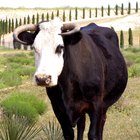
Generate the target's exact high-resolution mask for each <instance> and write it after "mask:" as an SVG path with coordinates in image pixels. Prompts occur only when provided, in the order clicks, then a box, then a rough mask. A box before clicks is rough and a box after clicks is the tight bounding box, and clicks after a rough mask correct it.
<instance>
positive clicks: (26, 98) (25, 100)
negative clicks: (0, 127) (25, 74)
mask: <svg viewBox="0 0 140 140" xmlns="http://www.w3.org/2000/svg"><path fill="white" fill-rule="evenodd" d="M1 106H2V108H3V109H4V111H5V112H6V114H7V115H8V116H9V115H10V116H12V115H13V114H15V115H17V116H24V117H26V118H27V119H28V120H29V122H33V121H35V120H36V119H37V117H38V116H39V115H41V114H43V113H44V112H45V110H46V104H45V103H44V102H43V101H42V100H40V99H38V98H37V97H36V96H34V95H33V94H31V93H12V94H11V95H10V96H8V97H7V98H6V99H5V100H3V101H2V102H1Z"/></svg>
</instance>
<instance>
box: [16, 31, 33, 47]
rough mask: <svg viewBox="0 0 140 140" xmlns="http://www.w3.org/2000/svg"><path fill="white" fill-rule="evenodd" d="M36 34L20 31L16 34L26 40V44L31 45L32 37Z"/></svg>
mask: <svg viewBox="0 0 140 140" xmlns="http://www.w3.org/2000/svg"><path fill="white" fill-rule="evenodd" d="M35 37H36V35H35V33H32V32H27V31H25V32H22V33H20V34H19V35H18V38H19V39H20V40H21V41H23V42H26V43H27V45H32V44H33V43H34V39H35Z"/></svg>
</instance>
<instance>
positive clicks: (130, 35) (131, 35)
mask: <svg viewBox="0 0 140 140" xmlns="http://www.w3.org/2000/svg"><path fill="white" fill-rule="evenodd" d="M128 35H129V37H128V43H129V47H132V46H133V33H132V30H131V28H129V30H128Z"/></svg>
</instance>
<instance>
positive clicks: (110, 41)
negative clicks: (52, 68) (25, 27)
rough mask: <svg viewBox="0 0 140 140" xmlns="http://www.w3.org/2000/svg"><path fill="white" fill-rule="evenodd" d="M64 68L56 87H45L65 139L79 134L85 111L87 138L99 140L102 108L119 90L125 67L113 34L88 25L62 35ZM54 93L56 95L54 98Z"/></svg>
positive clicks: (80, 135)
mask: <svg viewBox="0 0 140 140" xmlns="http://www.w3.org/2000/svg"><path fill="white" fill-rule="evenodd" d="M64 43H65V52H64V68H63V71H62V74H61V75H60V77H59V84H58V86H57V87H53V88H50V89H47V93H48V96H49V98H50V99H51V102H52V106H53V109H54V112H55V114H56V116H57V118H58V120H59V122H60V124H61V126H62V129H63V132H64V136H65V139H66V140H73V139H74V134H73V129H72V126H75V125H76V124H77V127H78V140H81V139H82V137H83V131H84V127H85V113H88V114H89V117H90V119H91V124H90V129H89V134H88V137H89V140H93V138H96V139H98V140H101V139H102V131H103V125H104V122H105V119H106V111H107V109H108V107H109V106H111V105H112V104H113V103H115V102H116V101H117V100H118V99H119V97H120V96H121V94H122V93H123V91H124V89H125V86H126V83H127V70H126V65H125V62H124V59H123V57H122V55H121V53H120V50H119V46H118V38H117V35H116V33H115V32H114V31H113V30H111V29H109V28H104V27H99V26H97V25H96V26H95V24H93V25H92V26H91V25H90V28H88V26H87V27H84V28H82V29H81V32H77V33H75V34H73V35H70V36H66V37H64ZM56 96H57V97H56Z"/></svg>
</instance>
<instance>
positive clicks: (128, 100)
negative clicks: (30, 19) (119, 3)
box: [0, 13, 140, 140]
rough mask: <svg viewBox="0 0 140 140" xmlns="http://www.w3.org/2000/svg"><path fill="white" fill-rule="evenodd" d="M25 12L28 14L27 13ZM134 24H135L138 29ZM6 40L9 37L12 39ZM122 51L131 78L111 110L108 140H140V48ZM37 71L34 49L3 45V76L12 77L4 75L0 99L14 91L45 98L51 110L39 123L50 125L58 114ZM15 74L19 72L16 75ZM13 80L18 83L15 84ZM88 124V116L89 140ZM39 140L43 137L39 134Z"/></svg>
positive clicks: (0, 67) (0, 63)
mask: <svg viewBox="0 0 140 140" xmlns="http://www.w3.org/2000/svg"><path fill="white" fill-rule="evenodd" d="M8 14H9V13H8ZM11 14H12V13H11ZM22 14H23V15H24V14H25V13H22ZM26 14H27V13H26ZM136 15H137V16H138V17H140V13H138V14H134V17H133V18H132V16H131V22H132V20H133V21H134V19H135V20H137V19H138V18H136V17H135V16H136ZM20 16H21V15H20ZM126 17H127V16H126ZM90 21H91V19H88V20H86V21H80V22H77V23H78V24H80V25H81V26H82V25H85V24H88V23H89V22H90ZM113 21H114V17H112V18H106V17H105V18H102V19H95V22H96V23H98V24H100V25H103V24H104V25H105V23H108V24H107V26H111V23H112V24H113ZM115 21H116V22H118V24H124V26H125V23H127V22H130V18H129V20H125V23H122V17H117V18H115ZM119 21H120V22H119ZM138 22H139V21H137V22H136V21H134V22H133V23H135V24H136V23H138ZM133 23H132V24H131V26H133V27H134V28H135V26H134V24H133ZM122 28H123V27H122ZM116 29H117V26H116ZM119 30H120V29H118V30H117V32H118V35H119ZM139 33H140V26H137V28H135V31H134V34H135V38H134V39H135V40H137V42H139ZM6 39H7V40H9V38H6ZM10 39H11V38H10ZM127 39H128V38H127V32H125V41H126V40H127ZM10 41H11V40H10ZM127 46H128V45H127ZM134 46H135V47H139V44H138V43H137V44H134ZM122 53H123V55H124V56H125V59H126V62H127V65H128V71H129V80H128V84H127V88H126V90H125V92H124V94H123V96H122V97H121V99H120V100H119V101H118V102H117V103H116V104H114V105H113V106H112V107H111V108H110V109H109V111H108V113H107V121H106V124H105V129H104V140H140V117H139V116H140V94H139V93H140V57H139V56H140V49H139V48H137V49H135V48H129V49H123V50H122ZM34 71H35V68H34V55H33V52H32V51H29V50H27V51H24V50H12V49H5V48H4V47H0V76H1V77H2V76H7V79H8V80H4V79H2V78H1V77H0V102H1V101H3V100H4V99H6V98H7V97H8V96H9V95H11V94H13V93H14V92H25V93H33V94H34V95H36V96H37V97H38V98H40V99H42V100H44V102H45V103H46V105H47V111H46V112H45V113H44V114H43V115H40V116H39V118H38V125H39V126H42V125H43V124H47V123H48V121H49V120H54V119H55V116H54V114H53V111H52V107H51V105H50V101H49V99H48V97H47V95H46V91H45V89H44V88H42V87H37V86H35V85H34V83H33V73H34ZM12 74H13V75H12ZM14 74H16V76H15V75H14ZM13 78H14V80H13ZM13 83H14V85H12V84H13ZM2 115H3V111H2V109H0V118H1V117H2ZM88 127H89V120H88V116H87V125H86V130H85V135H84V140H87V132H88ZM75 133H76V129H75ZM35 140H41V139H40V138H39V137H37V138H36V139H35Z"/></svg>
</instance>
